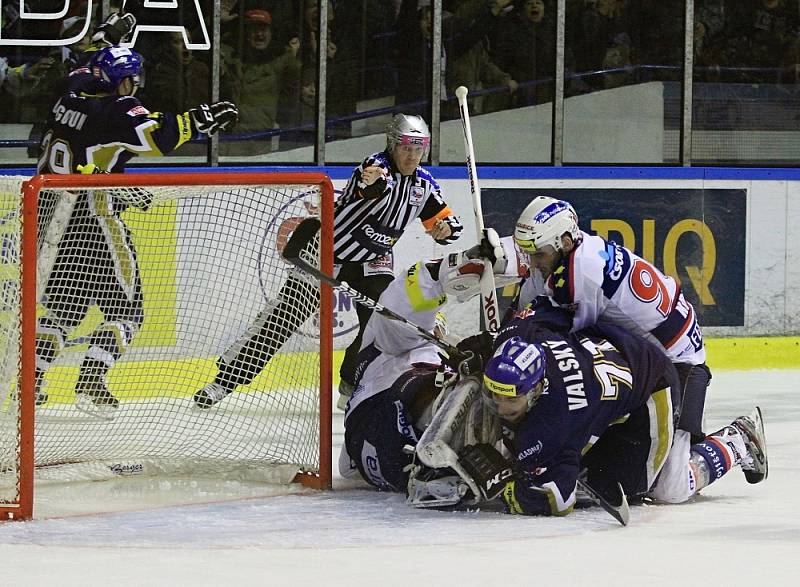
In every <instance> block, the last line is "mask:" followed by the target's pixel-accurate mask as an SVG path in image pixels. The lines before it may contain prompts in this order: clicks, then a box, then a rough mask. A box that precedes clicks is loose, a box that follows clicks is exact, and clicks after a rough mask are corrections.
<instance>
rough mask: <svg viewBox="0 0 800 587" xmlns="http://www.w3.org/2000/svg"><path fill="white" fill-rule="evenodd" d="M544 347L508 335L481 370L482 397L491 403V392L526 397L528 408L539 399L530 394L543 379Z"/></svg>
mask: <svg viewBox="0 0 800 587" xmlns="http://www.w3.org/2000/svg"><path fill="white" fill-rule="evenodd" d="M545 362H546V359H545V354H544V348H543V347H542V346H541V345H539V344H536V343H530V342H525V341H524V340H522V338H520V337H519V336H515V337H513V338H509V339H508V340H507V341H505V342H504V343H503V344H501V345H500V347H499V348H498V349H497V350H496V351H495V353H494V356H493V357H492V358H491V359H489V362H488V363H486V368H485V369H484V372H483V392H484V398H485V400H486V401H487V403H489V404H490V405H494V395H495V394H497V395H500V396H505V397H519V396H527V398H528V409H530V407H531V406H532V405H533V404H534V402H535V401H536V399H538V396H539V394H538V393H533V392H534V391H535V390H536V389H537V386H538V385H539V384H540V383H541V382H542V381H543V380H544V375H545Z"/></svg>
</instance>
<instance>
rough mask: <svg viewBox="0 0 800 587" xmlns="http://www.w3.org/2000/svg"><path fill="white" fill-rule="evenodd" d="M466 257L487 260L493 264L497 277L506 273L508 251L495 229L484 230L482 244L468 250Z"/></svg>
mask: <svg viewBox="0 0 800 587" xmlns="http://www.w3.org/2000/svg"><path fill="white" fill-rule="evenodd" d="M465 254H466V256H467V257H469V258H470V259H478V258H480V259H486V260H488V261H489V262H490V263H491V264H492V270H493V271H494V273H495V275H497V274H500V273H504V272H505V270H506V265H508V258H507V257H506V251H505V249H504V248H503V245H502V243H501V242H500V236H499V235H498V234H497V231H496V230H495V229H494V228H484V229H483V237H482V238H481V242H480V243H479V244H477V245H475V246H474V247H472V248H470V249H467V251H466V253H465Z"/></svg>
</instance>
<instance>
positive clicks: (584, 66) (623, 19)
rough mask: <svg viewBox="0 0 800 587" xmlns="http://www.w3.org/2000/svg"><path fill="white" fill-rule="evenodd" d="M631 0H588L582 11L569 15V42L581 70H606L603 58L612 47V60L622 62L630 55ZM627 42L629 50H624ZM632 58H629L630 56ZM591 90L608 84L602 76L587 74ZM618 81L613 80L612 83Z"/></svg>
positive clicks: (585, 79) (587, 72) (587, 81)
mask: <svg viewBox="0 0 800 587" xmlns="http://www.w3.org/2000/svg"><path fill="white" fill-rule="evenodd" d="M626 5H627V0H584V4H583V7H582V9H581V10H579V12H575V11H574V9H573V12H572V14H571V15H569V16H568V18H569V19H570V22H569V24H568V26H567V33H566V34H567V39H566V44H567V46H568V47H569V48H570V50H571V51H572V53H573V54H574V56H575V67H576V70H577V72H578V73H583V74H589V73H592V72H596V71H600V70H602V69H604V65H603V61H604V60H606V58H607V57H606V55H607V53H608V52H609V51H610V50H613V51H614V53H616V55H614V56H609V58H608V59H609V63H619V62H621V61H622V60H621V59H620V57H621V56H622V57H624V54H625V53H627V54H628V56H629V55H630V39H631V34H630V27H629V23H628V18H627V14H626ZM623 45H627V48H626V49H621V47H622V46H623ZM628 61H629V59H628ZM584 81H585V82H586V83H587V84H588V89H590V90H599V89H603V88H605V87H606V81H605V80H604V76H602V75H588V76H585V78H584ZM616 81H617V80H614V79H612V81H611V82H610V83H611V84H612V85H613V84H614V83H616Z"/></svg>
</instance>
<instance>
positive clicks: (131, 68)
mask: <svg viewBox="0 0 800 587" xmlns="http://www.w3.org/2000/svg"><path fill="white" fill-rule="evenodd" d="M143 67H144V59H143V58H142V56H141V55H139V54H138V53H137V52H136V51H134V50H133V49H128V48H127V47H121V46H119V45H112V46H111V47H104V48H103V49H100V50H99V51H97V52H96V53H95V54H94V55H92V59H91V69H92V75H94V77H95V78H96V83H97V88H98V89H99V90H100V91H102V92H114V91H116V89H117V87H118V86H119V85H120V84H121V83H122V81H123V80H124V79H125V78H131V80H132V81H133V85H134V86H136V87H138V86H139V85H144V84H143V83H142V79H143Z"/></svg>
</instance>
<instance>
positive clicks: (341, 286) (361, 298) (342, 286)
mask: <svg viewBox="0 0 800 587" xmlns="http://www.w3.org/2000/svg"><path fill="white" fill-rule="evenodd" d="M284 259H286V260H287V261H289V263H291V264H292V265H294V266H295V267H297V268H298V269H301V270H302V271H304V272H306V273H308V274H309V275H311V276H312V277H316V278H317V279H319V280H320V281H322V282H325V283H327V284H328V285H330V286H331V287H332V288H334V289H336V290H338V291H340V292H342V293H343V294H345V295H346V296H348V297H350V298H352V299H353V300H354V301H355V302H356V303H358V304H361V305H362V306H366V307H367V308H371V309H372V310H373V311H375V312H377V313H378V314H380V315H381V316H384V317H386V318H388V319H389V320H396V321H397V322H402V323H403V324H405V325H407V326H408V327H409V328H411V329H413V330H415V331H416V333H417V334H418V335H419V336H420V337H422V338H424V339H425V340H427V341H428V342H430V343H433V344H435V345H436V346H438V347H439V348H440V349H442V350H443V351H444V352H446V353H447V356H448V357H450V358H451V359H454V360H456V361H462V360H464V359H468V358H469V356H468V355H466V354H465V353H463V352H461V351H460V350H458V349H457V348H456V347H454V346H453V345H451V344H448V343H447V342H445V341H443V340H441V339H439V338H437V337H435V336H434V335H433V334H431V333H430V332H428V331H427V330H425V329H424V328H422V327H421V326H418V325H417V324H414V323H413V322H411V321H409V320H407V319H406V318H404V317H403V316H401V315H400V314H397V313H395V312H393V311H391V310H390V309H389V308H387V307H386V306H383V305H381V304H379V303H378V302H376V301H375V300H373V299H372V298H370V297H367V296H365V295H364V294H362V293H361V292H360V291H358V290H357V289H355V288H353V287H350V284H349V283H347V282H346V281H340V280H338V279H336V278H335V277H331V276H330V275H328V274H327V273H323V272H322V271H320V270H319V269H317V268H316V267H314V266H313V265H311V264H309V263H308V262H306V261H304V260H303V259H301V258H300V257H299V256H287V255H286V251H285V250H284Z"/></svg>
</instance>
